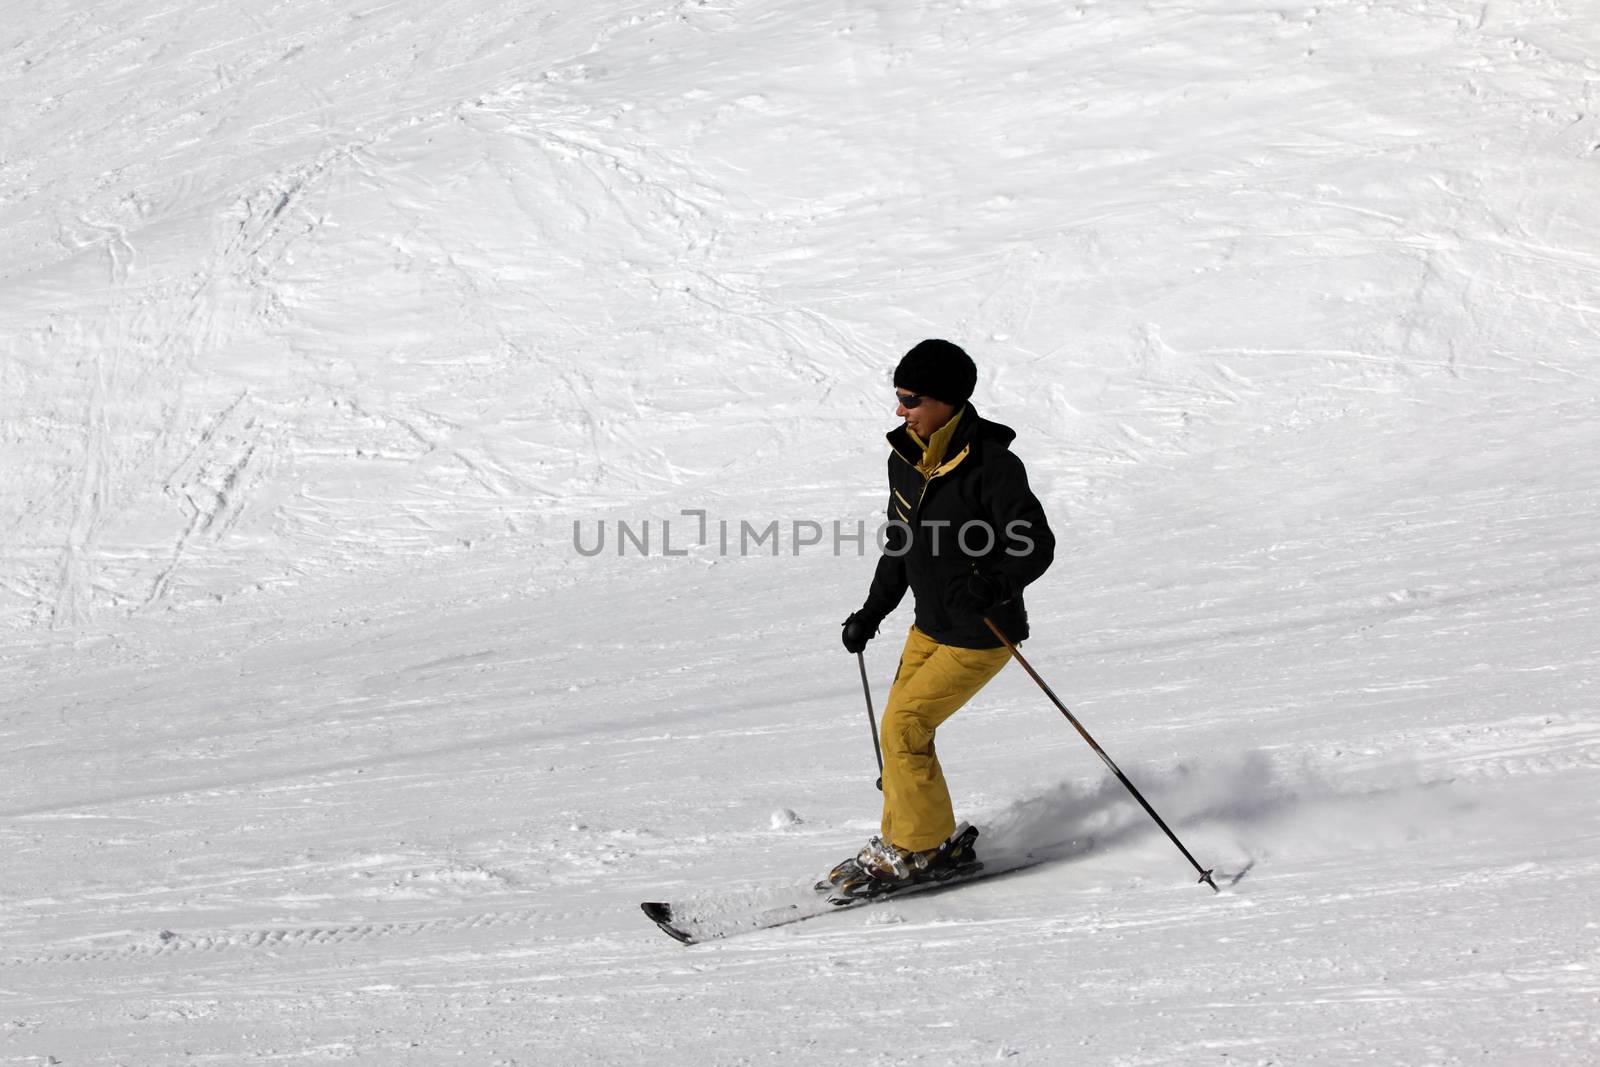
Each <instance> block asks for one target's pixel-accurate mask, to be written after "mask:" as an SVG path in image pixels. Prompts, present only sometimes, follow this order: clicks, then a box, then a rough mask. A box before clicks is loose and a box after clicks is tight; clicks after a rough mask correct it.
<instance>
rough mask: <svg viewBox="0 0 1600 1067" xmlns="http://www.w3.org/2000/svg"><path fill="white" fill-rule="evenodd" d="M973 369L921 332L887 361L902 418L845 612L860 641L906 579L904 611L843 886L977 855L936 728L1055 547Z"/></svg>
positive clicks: (944, 871) (1008, 628)
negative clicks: (881, 502) (976, 399)
mask: <svg viewBox="0 0 1600 1067" xmlns="http://www.w3.org/2000/svg"><path fill="white" fill-rule="evenodd" d="M977 378H978V372H977V368H976V366H974V364H973V362H972V359H971V357H969V356H968V355H967V353H966V352H965V351H963V350H962V349H961V348H960V347H959V346H958V345H955V344H952V343H951V342H949V341H944V340H937V339H934V340H926V341H922V342H920V343H919V344H917V345H916V346H914V347H913V348H912V349H911V350H910V351H909V352H907V353H906V355H905V357H904V358H903V359H901V361H900V363H899V365H898V366H897V367H896V368H895V372H894V387H895V394H896V402H897V405H898V406H897V407H896V409H895V414H896V415H897V416H900V417H902V418H904V420H905V422H904V424H903V425H901V426H899V427H897V428H895V429H894V430H893V431H891V432H890V433H889V434H888V441H889V501H888V507H887V515H888V520H889V521H888V525H887V527H886V533H885V537H884V542H883V545H884V547H883V553H882V555H881V556H880V558H879V559H878V563H877V569H876V570H875V571H874V573H873V577H872V585H871V588H870V590H869V592H868V593H867V599H866V602H865V603H864V604H863V605H862V606H861V609H860V610H859V611H856V612H854V613H852V614H851V615H850V617H849V618H847V619H845V621H844V623H843V633H842V637H843V643H844V647H845V648H846V649H847V650H848V651H850V652H853V653H860V652H861V651H862V650H863V649H865V648H866V646H867V642H868V641H870V640H871V639H872V638H873V637H875V636H876V635H877V632H878V628H879V627H880V626H881V625H882V623H883V620H884V619H885V618H886V617H887V616H888V615H889V613H890V612H892V611H894V609H895V608H896V607H898V606H899V604H900V601H901V600H902V599H903V598H904V596H905V593H906V590H907V589H910V590H911V594H912V596H913V597H914V599H915V602H916V612H915V621H914V622H913V624H912V626H911V629H910V631H909V633H908V634H907V635H906V640H905V647H904V649H903V650H902V652H901V654H900V665H899V667H898V669H897V670H896V672H895V678H894V683H893V685H892V686H891V688H890V690H889V699H888V703H887V704H886V705H885V707H884V712H883V722H882V725H881V728H880V729H879V741H880V745H881V748H882V753H883V816H882V822H881V826H880V833H879V835H878V836H877V837H874V838H873V839H872V840H871V841H869V842H868V843H867V845H866V847H865V848H863V849H862V850H861V851H860V852H859V853H858V854H856V855H855V856H853V857H851V858H850V859H847V860H845V861H844V862H843V863H841V864H839V865H838V866H837V867H835V868H834V869H833V871H831V872H830V873H829V876H828V879H827V880H826V882H825V883H824V885H826V886H831V887H832V888H833V889H834V890H836V891H838V892H840V893H842V894H843V895H846V896H851V895H875V894H877V893H880V892H884V891H887V890H889V889H892V888H895V887H897V886H900V885H906V884H911V883H914V882H919V881H925V880H928V879H937V878H943V877H948V876H949V875H950V874H951V873H953V872H954V871H956V870H958V869H959V868H961V867H964V866H969V865H971V864H973V863H975V862H976V857H975V855H974V853H973V849H972V840H973V838H975V837H976V836H977V831H976V830H974V829H972V828H970V827H967V828H965V829H964V830H963V832H962V833H961V834H959V835H957V834H956V821H955V813H954V809H953V808H952V806H951V802H950V792H949V789H948V787H947V786H946V784H945V779H944V774H943V771H942V770H941V769H940V766H939V759H938V756H937V755H936V753H935V751H934V734H935V732H936V731H937V730H938V728H939V726H940V724H942V723H943V722H944V721H945V720H946V719H948V718H949V717H950V716H951V715H954V714H955V713H956V712H957V711H958V710H960V708H961V707H962V706H963V705H965V704H966V703H967V702H968V701H969V700H971V699H972V697H973V696H974V695H975V694H976V693H977V692H978V691H979V690H980V689H982V688H983V686H984V685H985V684H987V683H988V681H989V680H990V679H991V678H993V677H994V676H995V675H996V674H998V673H999V672H1000V669H1001V668H1002V667H1004V666H1005V665H1006V663H1007V661H1009V660H1010V659H1011V652H1010V650H1009V649H1007V648H1006V647H1005V645H1004V643H1003V642H1002V641H1000V639H999V638H997V637H996V636H995V634H994V632H993V631H992V630H991V629H990V628H989V626H988V625H987V623H986V621H985V620H986V619H988V620H992V621H993V622H994V624H995V625H996V626H997V627H998V628H999V629H1000V631H1001V632H1002V633H1004V634H1005V635H1006V637H1007V638H1009V639H1010V640H1011V641H1012V642H1013V643H1016V642H1020V641H1022V640H1023V639H1025V638H1026V637H1027V636H1028V614H1027V609H1026V608H1025V606H1024V605H1023V601H1022V590H1023V587H1024V586H1026V585H1028V584H1029V583H1031V582H1033V581H1034V580H1036V579H1037V578H1038V577H1039V576H1040V575H1042V574H1043V573H1044V572H1045V570H1046V569H1047V568H1048V567H1049V566H1050V563H1051V561H1052V560H1053V559H1054V556H1055V537H1054V535H1053V534H1052V533H1051V532H1050V524H1049V522H1048V521H1047V520H1046V518H1045V513H1044V508H1043V507H1042V506H1041V505H1040V503H1039V500H1038V498H1037V497H1036V496H1034V494H1033V492H1032V490H1030V489H1029V488H1028V475H1027V471H1026V469H1025V468H1024V467H1023V464H1022V460H1021V459H1019V458H1017V456H1016V454H1015V453H1014V452H1012V451H1011V448H1010V446H1011V442H1012V441H1013V440H1014V439H1015V438H1016V436H1017V435H1016V432H1015V431H1014V430H1012V429H1011V428H1010V427H1007V426H1002V425H1000V424H999V423H996V422H990V421H988V420H987V419H984V418H983V417H982V416H980V415H979V414H978V411H977V409H976V408H975V407H973V405H972V403H971V401H970V398H971V396H972V393H973V390H974V389H975V387H976V386H977Z"/></svg>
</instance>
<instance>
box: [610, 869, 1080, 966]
mask: <svg viewBox="0 0 1600 1067" xmlns="http://www.w3.org/2000/svg"><path fill="white" fill-rule="evenodd" d="M1048 858H1049V857H1048V856H1038V857H1035V856H1032V855H1029V856H1027V857H1024V858H1022V859H1020V860H1015V861H1012V862H1008V863H1001V864H988V865H985V864H983V863H974V864H972V865H971V866H970V867H967V868H965V869H963V870H960V871H958V872H956V873H955V874H952V875H951V876H950V877H948V878H945V879H943V880H940V881H928V882H916V883H913V884H911V885H908V886H905V887H904V888H901V889H891V890H889V891H887V892H884V893H879V894H876V895H874V896H868V897H850V898H844V899H840V898H837V897H830V896H828V895H825V894H819V893H817V892H815V891H811V892H804V895H803V896H800V895H799V894H797V899H794V900H791V901H789V902H786V903H779V904H774V905H770V906H766V907H758V908H752V909H733V910H719V909H716V908H711V909H709V910H707V909H705V908H699V909H697V908H695V907H693V906H689V907H680V906H678V905H674V904H672V903H670V902H667V901H646V902H645V903H643V904H641V905H640V908H641V909H642V910H643V911H644V913H645V915H646V917H648V918H649V919H650V921H651V922H653V923H655V924H656V925H657V926H658V927H660V928H661V931H662V932H663V933H665V934H666V935H667V936H668V937H671V938H673V939H674V940H677V941H681V942H682V943H683V944H685V945H699V944H703V943H705V942H707V941H719V940H724V939H726V938H729V937H735V936H737V935H739V934H748V933H754V932H755V931H757V930H773V929H777V928H778V927H781V926H790V925H793V924H794V923H800V922H805V921H807V920H809V919H815V918H818V917H820V916H823V915H831V914H833V913H834V912H840V911H851V910H853V909H855V908H860V907H865V906H867V905H870V904H882V903H884V902H886V901H892V900H900V899H902V898H904V897H909V896H914V895H917V894H924V893H930V894H931V893H938V892H941V891H944V890H947V889H954V888H955V887H956V886H960V885H966V884H967V883H969V882H980V881H983V880H985V879H988V878H994V877H997V876H999V875H1002V874H1010V873H1012V872H1014V871H1020V870H1024V869H1026V868H1028V867H1033V866H1036V865H1038V864H1040V863H1044V862H1046V861H1047V860H1048Z"/></svg>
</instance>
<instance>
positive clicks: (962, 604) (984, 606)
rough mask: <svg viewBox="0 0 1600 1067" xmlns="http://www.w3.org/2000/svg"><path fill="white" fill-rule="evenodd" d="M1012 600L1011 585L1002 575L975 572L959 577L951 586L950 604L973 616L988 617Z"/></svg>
mask: <svg viewBox="0 0 1600 1067" xmlns="http://www.w3.org/2000/svg"><path fill="white" fill-rule="evenodd" d="M1010 599H1011V583H1009V582H1007V581H1006V579H1005V576H1004V575H1002V574H984V573H983V572H982V571H978V570H973V571H971V572H970V573H968V574H964V575H957V576H956V579H955V581H954V582H953V583H952V584H951V589H950V603H951V604H952V605H954V606H955V607H956V608H958V609H960V610H962V611H967V612H970V613H972V614H973V615H987V614H989V612H991V611H993V610H994V609H995V608H997V607H999V606H1000V605H1001V604H1004V603H1005V602H1006V601H1008V600H1010Z"/></svg>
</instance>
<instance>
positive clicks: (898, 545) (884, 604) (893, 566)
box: [861, 526, 909, 632]
mask: <svg viewBox="0 0 1600 1067" xmlns="http://www.w3.org/2000/svg"><path fill="white" fill-rule="evenodd" d="M908 537H909V534H908V532H907V531H906V529H905V527H903V526H890V527H889V528H888V531H887V533H886V536H885V544H884V551H883V555H881V556H879V557H878V568H877V570H875V571H873V572H872V588H871V589H869V590H867V602H866V603H865V604H863V605H862V606H861V615H862V616H863V618H864V620H865V621H867V622H870V623H871V624H872V625H871V628H872V630H873V632H876V631H877V629H878V627H879V626H881V625H882V624H883V620H884V619H885V618H887V617H888V615H889V613H890V612H891V611H893V610H894V609H895V608H897V607H899V606H900V601H901V600H903V599H904V598H905V595H906V588H907V586H908V583H907V581H906V557H905V548H906V545H905V542H906V539H907V538H908Z"/></svg>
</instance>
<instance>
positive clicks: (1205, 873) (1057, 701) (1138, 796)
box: [983, 616, 1222, 893]
mask: <svg viewBox="0 0 1600 1067" xmlns="http://www.w3.org/2000/svg"><path fill="white" fill-rule="evenodd" d="M983 621H984V622H985V623H987V624H988V626H989V629H991V630H993V631H994V635H995V636H996V637H998V638H999V639H1000V640H1001V642H1003V643H1004V644H1005V646H1006V647H1007V648H1009V649H1010V650H1011V654H1012V655H1013V656H1015V657H1016V658H1017V662H1018V663H1020V664H1022V669H1023V670H1025V671H1027V672H1028V676H1029V677H1030V678H1032V679H1033V680H1034V681H1036V682H1038V683H1039V688H1040V689H1043V690H1044V695H1045V696H1047V697H1049V698H1050V702H1051V703H1052V704H1054V705H1055V706H1056V708H1057V709H1058V710H1059V711H1060V712H1061V714H1063V715H1065V716H1066V717H1067V721H1068V722H1070V723H1071V724H1072V725H1073V726H1074V727H1076V728H1077V731H1078V733H1079V734H1081V735H1082V736H1083V739H1084V740H1085V741H1087V742H1089V747H1090V748H1092V749H1094V751H1095V755H1097V756H1099V757H1100V758H1101V759H1102V760H1104V761H1105V764H1106V766H1107V767H1110V768H1111V773H1112V774H1114V775H1116V776H1117V780H1118V781H1120V782H1121V783H1122V784H1123V785H1125V786H1127V787H1128V792H1130V793H1132V794H1133V799H1135V800H1137V801H1138V802H1139V804H1140V806H1141V807H1143V808H1144V810H1145V811H1146V812H1147V813H1148V814H1149V816H1150V817H1151V818H1152V819H1154V820H1155V821H1156V825H1157V826H1159V827H1161V830H1162V832H1163V833H1165V834H1166V835H1167V837H1168V838H1169V839H1170V840H1171V841H1172V843H1173V844H1174V845H1177V846H1178V851H1179V852H1182V853H1183V858H1184V859H1186V860H1188V861H1189V862H1190V863H1191V864H1193V865H1194V869H1195V870H1197V871H1199V872H1200V881H1202V882H1204V883H1205V884H1206V885H1208V886H1210V887H1211V891H1212V892H1214V893H1220V892H1222V890H1220V889H1218V888H1217V883H1216V882H1214V881H1212V880H1211V871H1210V870H1208V869H1206V868H1205V867H1202V866H1200V863H1199V861H1198V860H1196V859H1195V858H1194V856H1192V855H1190V853H1189V850H1188V849H1186V848H1184V847H1183V842H1182V841H1179V840H1178V835H1177V834H1175V833H1173V832H1172V831H1171V830H1170V829H1169V828H1168V827H1167V824H1166V823H1165V822H1163V821H1162V819H1161V816H1159V815H1157V814H1156V809H1155V808H1152V807H1151V806H1150V802H1149V801H1148V800H1146V799H1145V798H1144V794H1143V793H1140V792H1139V791H1138V790H1137V789H1135V788H1134V787H1133V783H1132V782H1130V781H1128V776H1127V775H1125V774H1123V773H1122V769H1121V768H1120V767H1118V766H1117V765H1116V764H1115V763H1114V762H1112V759H1111V757H1110V756H1108V755H1106V750H1105V749H1103V748H1101V747H1100V745H1099V744H1098V743H1097V742H1096V741H1095V739H1094V738H1093V737H1090V736H1089V731H1088V730H1085V729H1084V728H1083V723H1081V722H1079V721H1078V717H1077V716H1076V715H1074V714H1072V712H1070V711H1068V710H1067V706H1066V705H1065V704H1063V703H1062V702H1061V698H1060V697H1058V696H1056V694H1055V692H1054V691H1053V690H1051V688H1050V687H1049V686H1048V685H1046V684H1045V680H1044V679H1043V678H1041V677H1039V672H1038V671H1036V670H1034V669H1033V666H1032V665H1031V664H1030V663H1029V662H1028V661H1027V660H1025V659H1023V658H1022V653H1021V652H1019V651H1017V646H1016V645H1014V644H1012V643H1011V639H1010V638H1009V637H1007V636H1006V635H1005V634H1004V633H1002V632H1001V630H1000V627H998V626H996V625H995V624H994V620H993V619H991V618H989V617H988V616H984V620H983Z"/></svg>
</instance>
